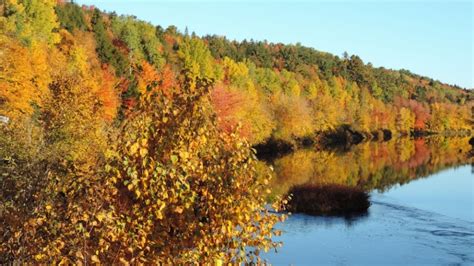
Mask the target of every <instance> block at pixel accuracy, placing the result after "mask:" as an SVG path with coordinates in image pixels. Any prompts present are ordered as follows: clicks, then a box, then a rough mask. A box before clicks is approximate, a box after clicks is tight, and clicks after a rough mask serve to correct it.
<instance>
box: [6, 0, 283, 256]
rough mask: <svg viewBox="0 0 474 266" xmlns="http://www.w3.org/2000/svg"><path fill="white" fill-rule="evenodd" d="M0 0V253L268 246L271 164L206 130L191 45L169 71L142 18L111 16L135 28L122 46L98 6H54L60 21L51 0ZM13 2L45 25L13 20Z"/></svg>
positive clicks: (250, 250) (209, 123)
mask: <svg viewBox="0 0 474 266" xmlns="http://www.w3.org/2000/svg"><path fill="white" fill-rule="evenodd" d="M3 5H4V6H2V10H8V12H9V13H7V14H5V13H3V14H2V15H3V16H2V17H1V19H2V20H1V22H2V24H0V25H1V26H2V27H1V28H0V30H1V35H0V43H1V44H2V45H1V50H0V61H1V62H2V64H1V70H2V71H1V77H0V88H1V92H0V104H1V105H0V107H1V109H0V110H1V111H0V112H1V114H2V116H7V117H9V118H10V122H9V123H7V124H4V123H3V122H2V124H0V159H1V161H0V172H1V175H0V184H1V190H0V221H1V226H0V263H27V264H31V263H33V264H36V263H48V264H51V263H54V264H56V263H68V264H69V263H77V264H89V263H99V262H101V263H105V264H115V263H125V264H127V263H164V264H186V263H191V262H192V263H195V262H201V263H217V264H222V263H239V262H249V263H250V262H259V261H260V259H259V252H260V251H261V250H268V249H270V248H276V247H277V246H278V245H279V243H275V242H273V241H272V236H273V235H275V234H279V232H278V231H277V230H275V229H274V228H273V227H274V224H275V223H276V222H277V221H280V220H281V219H282V218H283V217H284V216H277V215H275V214H272V213H270V212H269V208H270V206H268V205H267V201H266V199H267V196H268V194H269V190H268V188H267V185H268V184H269V177H270V175H259V174H257V171H256V168H257V162H256V158H255V153H254V151H253V150H252V149H251V148H250V144H249V143H248V141H246V140H245V139H243V138H241V137H240V136H239V135H238V134H234V133H233V132H231V131H222V130H220V129H219V128H218V126H217V117H216V115H215V112H214V110H213V109H212V105H211V103H210V99H211V97H210V91H211V88H212V87H213V84H214V80H213V76H209V77H208V76H206V75H207V74H208V72H206V71H204V70H205V69H206V68H205V67H204V66H200V65H199V67H198V68H196V67H195V65H196V63H194V60H198V59H199V57H198V58H196V52H199V50H196V49H194V48H193V47H192V46H191V47H190V48H189V50H188V51H187V52H183V56H179V57H177V62H178V63H179V64H183V65H184V66H185V67H183V71H182V72H181V73H179V74H178V73H176V74H175V73H174V72H173V70H172V67H171V66H165V65H164V62H163V60H162V59H161V53H160V52H161V51H160V50H159V47H160V46H159V45H158V42H157V37H156V36H155V33H154V27H151V28H150V27H149V25H148V24H144V23H137V24H129V23H128V22H127V21H122V22H117V23H119V24H120V23H123V24H120V26H119V25H117V29H116V30H117V31H119V32H121V34H125V35H124V36H129V35H127V34H128V32H129V30H134V29H138V30H139V31H140V34H138V35H130V37H133V36H135V37H136V36H141V37H140V38H142V40H141V41H140V46H139V47H135V48H133V49H131V48H130V49H127V50H123V47H120V46H116V44H115V43H116V41H115V40H114V39H113V38H111V37H110V35H109V34H110V32H109V28H108V27H106V26H105V21H107V20H108V18H107V19H105V18H104V17H103V15H102V14H101V13H100V12H98V11H97V10H96V11H89V12H88V13H87V12H86V13H85V14H84V13H83V9H81V8H80V9H78V8H77V7H76V6H73V5H71V4H61V5H59V6H56V12H57V13H58V14H59V18H60V19H62V20H64V21H60V22H61V23H60V24H61V25H62V26H63V27H64V28H59V24H58V23H56V19H55V18H56V16H52V14H54V10H55V9H54V8H55V4H54V2H52V1H51V2H48V1H26V0H25V1H15V0H11V1H10V0H9V1H6V2H4V4H3ZM36 9H38V10H36ZM22 12H30V13H32V14H35V18H36V19H37V20H38V21H42V20H48V21H53V22H55V23H56V24H55V25H56V26H54V27H53V28H49V25H46V24H45V25H46V26H47V28H46V29H42V30H43V32H42V34H41V35H38V34H39V32H34V33H31V32H25V31H23V30H22V29H23V28H28V27H30V26H31V27H32V25H30V24H34V23H37V21H36V20H32V21H31V20H28V19H26V18H25V17H26V13H25V14H23V13H22ZM78 14H82V15H83V18H84V20H82V19H78V18H80V17H81V16H79V15H78ZM76 15H77V17H76ZM84 21H85V22H86V24H87V25H86V27H85V28H87V29H91V30H92V31H81V29H82V28H83V27H84V24H83V22H84ZM94 23H95V24H94ZM36 27H37V25H36ZM121 27H124V28H121ZM129 27H130V28H129ZM48 30H49V31H50V32H49V34H50V36H48V34H47V31H48ZM147 31H149V32H150V34H148V35H146V32H147ZM143 34H145V35H143ZM146 38H149V39H146ZM153 39H154V40H155V43H153ZM25 40H28V41H25ZM128 41H129V42H126V44H125V46H128V45H132V44H134V40H133V39H129V40H128ZM190 44H192V41H190ZM132 50H133V52H134V54H135V56H136V57H135V56H134V57H132V56H125V55H124V56H123V57H122V59H119V60H117V59H116V56H117V55H122V53H123V52H130V53H131V51H132ZM201 50H202V49H201ZM101 55H102V56H101ZM125 58H128V59H127V60H124V59H125ZM105 63H111V65H108V64H105ZM112 63H113V64H118V63H120V64H118V65H117V66H121V67H122V70H119V71H118V70H117V68H115V67H116V66H114V65H113V64H112ZM114 68H115V69H114ZM200 69H201V70H203V71H199V70H200ZM114 73H115V74H114ZM116 73H126V76H124V77H122V76H116ZM130 91H133V93H130ZM119 114H122V118H121V119H119V118H118V115H119ZM276 207H277V206H276V205H275V208H276Z"/></svg>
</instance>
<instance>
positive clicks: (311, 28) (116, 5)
mask: <svg viewBox="0 0 474 266" xmlns="http://www.w3.org/2000/svg"><path fill="white" fill-rule="evenodd" d="M76 2H78V3H79V4H89V5H95V6H96V7H98V8H100V9H102V10H106V11H116V12H117V13H118V14H130V15H135V16H137V17H138V18H139V19H142V20H146V21H149V22H152V23H153V24H155V25H161V26H162V27H164V28H166V27H167V26H169V25H175V26H177V27H178V29H179V30H181V31H184V29H185V27H186V26H187V27H188V29H189V32H193V31H194V32H196V33H197V34H198V35H206V34H218V35H225V36H227V37H228V38H229V39H236V40H243V39H254V40H268V41H271V42H283V43H297V42H300V43H301V44H302V45H305V46H310V47H313V48H316V49H318V50H321V51H326V52H330V53H333V54H336V55H341V54H342V53H343V52H344V51H347V52H348V53H349V54H356V55H359V56H360V57H361V58H362V60H364V62H371V63H372V64H373V65H374V66H384V67H387V68H393V69H400V68H404V69H408V70H410V71H412V72H414V73H417V74H420V75H425V76H429V77H432V78H434V79H438V80H440V81H443V82H446V83H449V84H457V85H460V86H462V87H467V88H473V87H474V73H473V64H474V54H473V34H474V33H473V32H474V29H473V10H474V7H473V6H474V4H473V1H471V0H467V1H448V0H446V1H436V2H435V1H426V0H425V1H423V0H421V1H407V0H399V1H377V2H376V1H356V0H348V1H332V2H329V1H289V0H287V1H271V0H259V1H250V0H242V1H236V0H233V1H196V0H195V1H191V0H188V1H179V0H178V1H160V0H138V1H131V0H129V1H126V0H76Z"/></svg>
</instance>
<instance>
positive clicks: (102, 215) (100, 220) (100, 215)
mask: <svg viewBox="0 0 474 266" xmlns="http://www.w3.org/2000/svg"><path fill="white" fill-rule="evenodd" d="M96 218H97V220H99V222H102V220H104V218H105V214H104V213H103V212H101V213H99V214H97V216H96Z"/></svg>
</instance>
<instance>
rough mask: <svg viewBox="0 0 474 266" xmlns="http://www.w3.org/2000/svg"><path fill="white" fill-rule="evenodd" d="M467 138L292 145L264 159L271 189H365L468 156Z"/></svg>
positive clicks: (385, 185) (397, 181) (460, 161)
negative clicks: (270, 170) (336, 147)
mask: <svg viewBox="0 0 474 266" xmlns="http://www.w3.org/2000/svg"><path fill="white" fill-rule="evenodd" d="M470 149H471V146H470V145H469V139H468V138H449V139H448V138H441V137H430V138H424V139H409V138H401V139H395V140H392V141H389V142H367V143H363V144H360V145H356V146H353V147H352V148H351V149H350V150H349V151H346V152H341V151H330V150H319V151H318V150H312V149H302V150H297V151H295V152H294V153H292V154H289V155H286V156H284V157H282V158H279V159H276V160H274V161H273V162H271V163H270V164H272V165H273V167H274V170H275V178H274V179H273V183H272V188H273V192H274V193H275V194H285V193H287V192H288V190H289V189H290V188H291V187H293V186H296V185H303V184H315V185H325V184H341V185H347V186H358V187H361V188H363V189H365V190H367V191H372V190H377V191H379V192H383V191H386V190H387V189H390V188H391V187H392V186H394V185H397V184H400V185H403V184H406V183H408V182H410V181H412V180H414V179H417V178H421V177H426V176H428V175H430V174H433V173H435V172H438V171H440V170H442V169H446V168H449V167H452V166H456V165H460V164H464V163H466V162H467V161H468V152H469V151H470Z"/></svg>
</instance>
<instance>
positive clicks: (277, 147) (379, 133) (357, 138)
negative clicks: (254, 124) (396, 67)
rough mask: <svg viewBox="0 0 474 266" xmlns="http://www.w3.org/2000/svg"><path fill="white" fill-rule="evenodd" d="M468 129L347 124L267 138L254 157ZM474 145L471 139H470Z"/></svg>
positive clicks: (461, 133)
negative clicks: (393, 128)
mask: <svg viewBox="0 0 474 266" xmlns="http://www.w3.org/2000/svg"><path fill="white" fill-rule="evenodd" d="M472 133H473V132H472V131H471V130H449V131H444V132H434V131H423V130H413V131H411V132H393V131H391V130H389V129H379V130H376V131H372V132H364V131H360V130H356V129H354V128H353V127H351V126H349V125H342V126H340V127H338V128H336V129H334V130H331V131H325V132H316V133H314V135H312V136H307V137H305V138H295V139H292V140H282V139H274V138H270V139H268V140H266V141H265V142H263V143H260V144H257V145H254V146H253V148H254V149H255V150H256V151H257V156H258V157H259V158H260V159H264V160H272V159H274V158H279V157H282V156H284V155H286V154H289V153H291V152H294V151H296V150H298V149H302V148H313V149H316V150H325V149H329V150H332V149H337V150H348V149H349V148H350V147H351V146H353V145H358V144H361V143H365V142H370V141H374V142H386V141H390V140H391V139H392V138H401V137H403V138H406V137H408V138H415V139H416V138H427V137H432V136H442V137H469V136H472ZM472 142H473V144H474V140H473V141H472Z"/></svg>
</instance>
